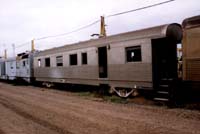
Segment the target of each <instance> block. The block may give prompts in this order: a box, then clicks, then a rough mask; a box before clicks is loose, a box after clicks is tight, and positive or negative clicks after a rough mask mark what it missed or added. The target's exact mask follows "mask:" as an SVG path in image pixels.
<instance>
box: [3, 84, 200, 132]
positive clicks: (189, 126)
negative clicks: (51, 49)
mask: <svg viewBox="0 0 200 134" xmlns="http://www.w3.org/2000/svg"><path fill="white" fill-rule="evenodd" d="M199 124H200V113H199V112H198V111H190V110H183V109H166V108H161V107H153V106H140V105H134V104H133V105H131V106H130V105H121V104H111V103H106V102H97V101H92V100H88V99H84V98H82V97H80V96H76V95H74V94H72V93H69V92H62V91H55V90H48V89H43V88H38V87H32V86H12V85H10V84H5V83H0V134H27V133H28V134H47V133H48V134H56V133H58V134H122V133H126V134H141V133H143V134H160V133H167V134H180V133H181V134H199V133H200V128H199Z"/></svg>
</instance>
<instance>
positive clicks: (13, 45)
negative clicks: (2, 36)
mask: <svg viewBox="0 0 200 134" xmlns="http://www.w3.org/2000/svg"><path fill="white" fill-rule="evenodd" d="M12 47H13V57H15V44H12Z"/></svg>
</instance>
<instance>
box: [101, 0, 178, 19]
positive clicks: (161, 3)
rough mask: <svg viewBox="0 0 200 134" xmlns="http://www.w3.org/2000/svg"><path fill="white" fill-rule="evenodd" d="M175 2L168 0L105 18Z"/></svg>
mask: <svg viewBox="0 0 200 134" xmlns="http://www.w3.org/2000/svg"><path fill="white" fill-rule="evenodd" d="M173 1H175V0H168V1H164V2H160V3H156V4H152V5H148V6H144V7H140V8H136V9H132V10H128V11H124V12H119V13H115V14H111V15H108V16H105V17H106V18H110V17H114V16H118V15H122V14H126V13H130V12H135V11H139V10H143V9H147V8H151V7H155V6H159V5H163V4H166V3H169V2H173Z"/></svg>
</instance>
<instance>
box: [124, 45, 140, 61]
mask: <svg viewBox="0 0 200 134" xmlns="http://www.w3.org/2000/svg"><path fill="white" fill-rule="evenodd" d="M126 61H127V62H137V61H142V55H141V46H134V47H127V48H126Z"/></svg>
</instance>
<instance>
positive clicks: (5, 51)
mask: <svg viewBox="0 0 200 134" xmlns="http://www.w3.org/2000/svg"><path fill="white" fill-rule="evenodd" d="M4 58H5V59H7V49H5V50H4Z"/></svg>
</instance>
